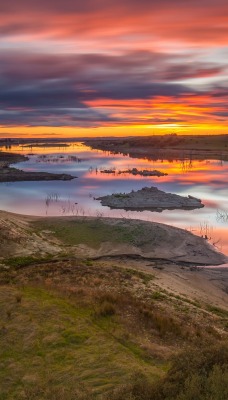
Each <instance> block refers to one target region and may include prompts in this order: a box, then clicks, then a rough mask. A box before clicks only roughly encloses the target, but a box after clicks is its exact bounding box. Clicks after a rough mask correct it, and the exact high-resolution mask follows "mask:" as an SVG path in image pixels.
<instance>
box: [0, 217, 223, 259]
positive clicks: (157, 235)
mask: <svg viewBox="0 0 228 400" xmlns="http://www.w3.org/2000/svg"><path fill="white" fill-rule="evenodd" d="M63 251H65V252H67V253H70V254H74V255H75V256H78V257H83V258H85V257H92V258H101V257H106V256H111V257H116V256H133V257H140V258H145V259H151V260H155V259H156V260H168V261H169V262H174V263H177V264H180V263H187V264H195V265H219V264H223V263H226V262H227V257H226V256H224V255H223V254H221V253H218V252H217V251H216V250H215V248H213V247H212V246H211V245H210V244H209V243H208V242H207V241H206V240H205V239H204V238H201V237H198V236H195V235H193V234H192V233H190V232H188V231H185V230H182V229H179V228H174V227H171V226H168V225H164V224H159V223H154V222H145V221H140V220H126V219H113V218H99V219H98V218H92V217H83V218H82V217H55V218H53V217H51V218H45V217H26V216H21V215H16V214H11V213H6V212H2V211H1V212H0V257H1V258H5V257H11V256H15V255H28V254H35V253H36V254H39V255H41V254H43V255H45V254H47V253H49V254H50V253H59V252H63Z"/></svg>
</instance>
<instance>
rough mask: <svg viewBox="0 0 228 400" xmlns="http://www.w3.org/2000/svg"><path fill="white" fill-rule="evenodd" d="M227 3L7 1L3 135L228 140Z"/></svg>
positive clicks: (0, 34)
mask: <svg viewBox="0 0 228 400" xmlns="http://www.w3.org/2000/svg"><path fill="white" fill-rule="evenodd" d="M227 28H228V1H227V0H200V1H199V0H156V1H155V0H154V1H153V0H141V1H139V0H137V1H136V0H123V1H120V0H115V1H113V0H83V1H79V0H39V1H38V0H7V1H1V4H0V137H13V136H17V137H18V136H36V135H38V136H53V137H55V136H58V135H60V136H63V135H64V136H91V135H92V136H101V135H151V134H156V133H172V132H175V133H181V134H186V133H191V134H194V133H204V134H205V133H210V134H216V133H228V129H227V117H228V109H227V103H228V102H227V90H228V79H227V78H228V65H227V60H228V50H227V44H228V29H227Z"/></svg>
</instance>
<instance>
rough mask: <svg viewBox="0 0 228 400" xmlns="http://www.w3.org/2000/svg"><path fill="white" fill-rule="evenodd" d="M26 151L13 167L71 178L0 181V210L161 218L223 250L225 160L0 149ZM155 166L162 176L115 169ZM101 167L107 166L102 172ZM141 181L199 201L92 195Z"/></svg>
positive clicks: (74, 146)
mask: <svg viewBox="0 0 228 400" xmlns="http://www.w3.org/2000/svg"><path fill="white" fill-rule="evenodd" d="M3 150H6V151H11V152H15V153H20V154H24V155H29V161H26V162H22V163H18V164H15V165H14V166H15V167H17V168H20V169H23V170H26V171H46V172H53V173H68V174H71V175H74V176H77V179H74V180H72V181H47V182H15V183H14V182H13V183H0V209H2V210H5V211H11V212H15V213H20V214H27V215H40V216H42V215H43V216H45V215H46V216H54V215H56V216H57V215H63V216H64V215H89V216H99V217H101V216H104V217H121V218H137V219H143V220H148V221H156V222H162V223H166V224H169V225H173V226H177V227H180V228H184V229H187V230H189V231H192V232H193V233H195V234H198V235H203V236H205V235H206V236H207V237H208V239H209V241H210V242H211V243H212V244H214V245H215V246H216V247H217V248H218V250H219V251H222V252H223V253H225V254H228V230H227V224H228V184H227V177H228V162H223V161H221V160H200V161H199V160H194V159H191V160H190V159H186V160H184V161H183V160H165V159H164V160H157V161H149V160H146V159H136V158H131V157H129V156H123V155H121V154H111V153H110V152H103V151H97V150H92V149H91V148H90V147H88V146H86V145H84V144H83V143H71V144H69V146H60V147H56V146H55V147H38V146H37V147H36V146H32V147H22V146H12V147H11V148H10V149H3ZM134 167H136V168H138V169H157V170H159V171H162V172H165V173H167V174H168V175H166V176H161V177H142V176H133V175H131V174H128V173H125V174H121V175H120V174H118V171H120V170H127V169H131V168H134ZM103 169H113V170H115V171H116V172H115V173H113V174H104V173H102V172H101V170H103ZM145 186H156V187H158V188H159V189H160V190H164V191H166V192H173V193H176V194H179V195H182V196H187V195H192V196H195V197H198V198H200V199H201V200H202V202H203V203H204V204H205V207H204V208H202V209H196V210H191V211H186V210H167V211H163V212H162V213H158V212H150V211H143V212H137V211H124V210H110V209H109V208H108V207H103V206H101V204H100V202H99V201H98V200H96V198H97V197H99V196H103V195H106V194H112V193H118V192H129V191H131V190H138V189H141V188H143V187H145Z"/></svg>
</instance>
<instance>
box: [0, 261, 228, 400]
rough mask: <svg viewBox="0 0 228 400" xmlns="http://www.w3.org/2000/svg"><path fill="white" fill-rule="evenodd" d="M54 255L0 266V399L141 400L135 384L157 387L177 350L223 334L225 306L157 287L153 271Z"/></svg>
mask: <svg viewBox="0 0 228 400" xmlns="http://www.w3.org/2000/svg"><path fill="white" fill-rule="evenodd" d="M54 261H55V262H53V261H52V260H50V261H43V262H42V263H40V264H39V262H38V261H37V260H36V264H33V263H32V259H25V260H24V263H22V259H18V258H15V259H14V262H13V259H11V260H10V261H9V262H8V265H7V262H6V265H5V267H3V266H2V267H1V272H0V283H1V286H0V315H1V323H0V335H1V341H0V357H1V367H2V368H1V372H0V387H1V394H0V399H2V400H3V399H19V400H20V399H39V400H41V399H43V400H44V399H45V400H46V399H51V400H53V399H59V400H62V399H72V400H73V399H75V398H77V399H83V400H84V399H92V398H94V399H105V400H107V399H111V398H112V396H113V398H115V397H116V396H117V397H116V398H117V399H121V398H123V399H125V398H126V399H127V398H129V399H130V398H131V399H140V398H143V397H127V396H131V394H130V393H131V391H132V390H133V391H134V390H136V389H135V385H136V383H135V382H138V383H137V384H139V381H140V382H141V383H142V382H144V383H143V385H144V386H145V385H146V387H147V386H148V388H152V387H153V391H154V390H155V389H154V386H153V385H154V384H155V383H156V384H157V382H160V379H163V378H164V377H165V374H166V373H167V371H168V370H169V369H170V366H171V360H172V357H173V356H174V355H177V354H179V353H180V350H181V349H186V350H187V349H188V348H193V349H200V348H201V347H202V345H205V344H207V346H212V345H218V343H220V342H221V341H223V340H224V339H225V338H226V333H225V329H226V317H227V315H226V312H225V311H223V310H220V312H221V315H217V313H215V312H208V311H206V310H205V309H204V308H203V307H202V305H201V304H198V303H192V302H190V301H188V299H186V298H184V297H183V298H181V297H175V296H174V295H173V294H172V293H169V292H167V291H160V290H158V288H157V284H156V279H155V278H154V276H153V274H151V273H150V274H147V273H144V272H142V271H139V270H136V269H134V268H130V267H124V266H119V265H113V263H112V262H108V261H106V262H104V261H103V262H92V261H89V260H84V261H83V260H81V261H61V260H59V261H58V260H57V259H56V260H54ZM134 374H136V376H137V379H136V381H135V378H134V379H133V380H132V375H134ZM145 382H146V383H145ZM141 383H140V385H141ZM126 384H127V386H126ZM151 385H152V386H151ZM137 390H138V389H137ZM148 390H149V389H148ZM150 390H152V389H150ZM126 391H127V392H126ZM121 393H122V394H121ZM123 393H125V394H123ZM148 393H149V392H148ZM150 393H151V392H150ZM141 395H142V396H144V395H143V392H142V394H141ZM118 396H123V397H118ZM132 396H133V395H132ZM149 398H151V397H149ZM164 398H165V397H164ZM151 399H152V398H151Z"/></svg>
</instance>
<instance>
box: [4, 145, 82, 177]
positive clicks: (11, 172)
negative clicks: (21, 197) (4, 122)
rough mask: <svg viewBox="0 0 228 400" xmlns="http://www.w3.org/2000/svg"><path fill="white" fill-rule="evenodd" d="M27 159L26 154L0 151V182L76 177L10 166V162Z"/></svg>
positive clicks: (14, 162)
mask: <svg viewBox="0 0 228 400" xmlns="http://www.w3.org/2000/svg"><path fill="white" fill-rule="evenodd" d="M28 160H29V158H28V157H27V156H23V155H20V154H14V153H8V152H1V151H0V183H6V182H26V181H29V182H34V181H51V180H52V181H53V180H64V181H65V180H72V179H75V178H77V177H76V176H72V175H69V174H54V173H50V172H38V171H37V172H32V171H23V170H20V169H17V168H14V167H11V165H12V164H16V163H19V162H23V161H28Z"/></svg>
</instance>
